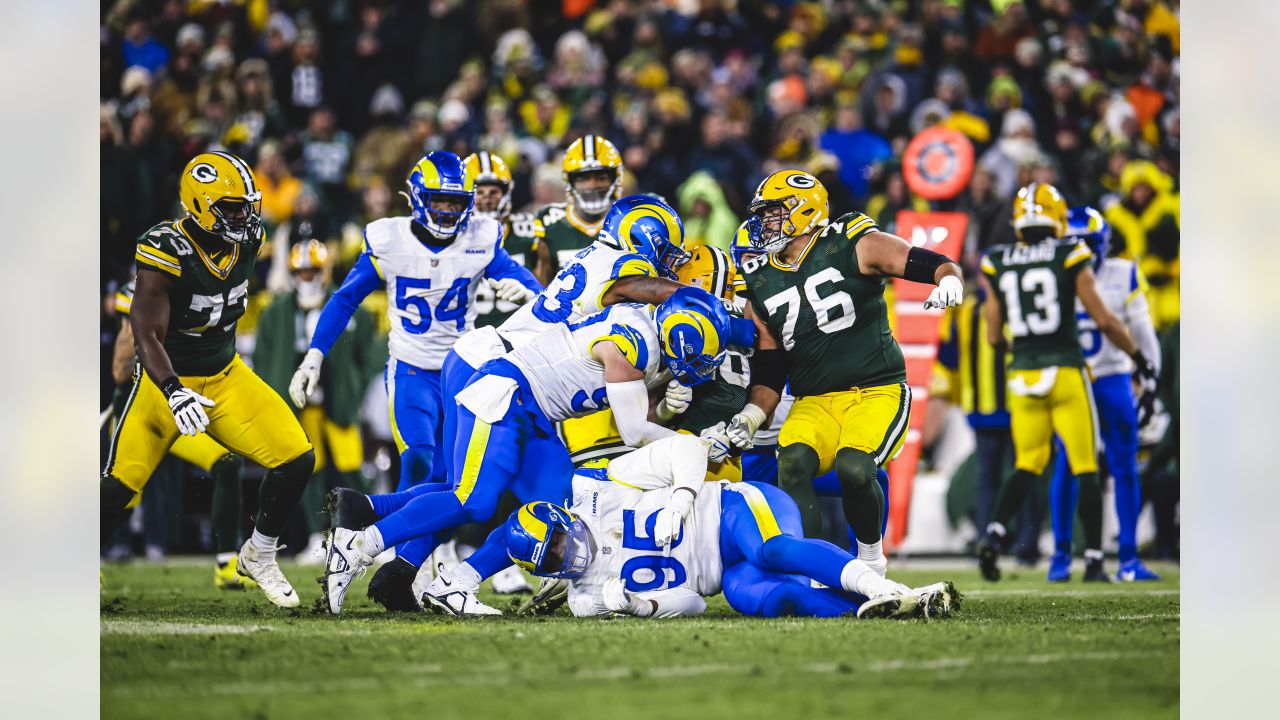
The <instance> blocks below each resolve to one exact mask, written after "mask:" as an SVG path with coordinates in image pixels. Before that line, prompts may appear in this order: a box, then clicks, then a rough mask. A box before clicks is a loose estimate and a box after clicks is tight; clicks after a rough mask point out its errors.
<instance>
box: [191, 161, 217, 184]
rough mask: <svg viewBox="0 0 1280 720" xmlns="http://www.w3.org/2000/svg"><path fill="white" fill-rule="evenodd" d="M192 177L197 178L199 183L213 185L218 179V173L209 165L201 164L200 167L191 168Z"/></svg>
mask: <svg viewBox="0 0 1280 720" xmlns="http://www.w3.org/2000/svg"><path fill="white" fill-rule="evenodd" d="M191 177H193V178H195V179H196V180H197V181H198V182H202V183H211V182H213V181H214V180H217V179H218V171H217V170H215V169H214V168H213V166H212V165H210V164H209V163H200V164H199V165H196V166H195V167H193V168H191Z"/></svg>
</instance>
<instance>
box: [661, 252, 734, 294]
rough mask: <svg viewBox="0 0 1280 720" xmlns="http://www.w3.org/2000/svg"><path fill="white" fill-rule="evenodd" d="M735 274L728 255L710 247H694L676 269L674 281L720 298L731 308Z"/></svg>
mask: <svg viewBox="0 0 1280 720" xmlns="http://www.w3.org/2000/svg"><path fill="white" fill-rule="evenodd" d="M737 274H738V271H737V268H735V267H734V266H733V261H731V260H730V259H729V255H728V253H726V252H725V251H723V250H721V249H720V248H717V247H711V246H710V245H699V246H697V247H695V248H694V249H693V254H691V255H690V256H689V259H688V260H687V261H686V262H685V263H684V264H683V265H681V266H679V267H678V268H676V280H677V281H678V282H679V283H680V284H682V285H692V286H693V287H696V288H702V289H703V290H706V291H707V292H709V293H711V294H712V295H715V296H716V297H718V298H720V300H721V301H723V302H724V303H725V306H726V307H733V300H734V292H733V288H734V282H735V279H736V276H737Z"/></svg>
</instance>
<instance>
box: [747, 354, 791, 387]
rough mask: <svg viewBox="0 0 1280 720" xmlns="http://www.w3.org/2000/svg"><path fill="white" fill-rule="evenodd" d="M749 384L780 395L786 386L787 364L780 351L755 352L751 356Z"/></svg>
mask: <svg viewBox="0 0 1280 720" xmlns="http://www.w3.org/2000/svg"><path fill="white" fill-rule="evenodd" d="M751 384H752V385H763V386H764V387H767V388H769V389H770V390H773V391H775V392H777V393H778V394H779V395H781V394H782V390H783V388H784V387H786V385H787V364H786V360H785V358H784V357H783V354H782V351H781V350H778V349H776V348H775V349H773V350H757V351H756V352H755V354H754V355H752V356H751Z"/></svg>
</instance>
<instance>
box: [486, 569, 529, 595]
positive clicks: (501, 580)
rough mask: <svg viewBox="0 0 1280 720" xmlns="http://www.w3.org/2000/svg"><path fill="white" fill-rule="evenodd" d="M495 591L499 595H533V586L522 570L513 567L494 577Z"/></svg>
mask: <svg viewBox="0 0 1280 720" xmlns="http://www.w3.org/2000/svg"><path fill="white" fill-rule="evenodd" d="M493 591H494V592H496V593H498V594H499V595H515V594H517V593H532V592H533V586H532V585H530V584H529V581H528V580H527V579H526V578H525V576H524V573H522V572H520V568H518V567H516V566H515V565H512V566H510V567H508V568H507V569H505V570H503V571H501V572H499V573H498V574H497V575H494V576H493Z"/></svg>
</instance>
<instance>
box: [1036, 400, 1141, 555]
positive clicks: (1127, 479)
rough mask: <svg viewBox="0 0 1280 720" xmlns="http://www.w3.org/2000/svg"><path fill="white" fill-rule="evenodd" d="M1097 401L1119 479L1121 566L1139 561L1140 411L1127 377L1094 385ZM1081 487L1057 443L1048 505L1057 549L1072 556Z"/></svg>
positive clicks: (1106, 450)
mask: <svg viewBox="0 0 1280 720" xmlns="http://www.w3.org/2000/svg"><path fill="white" fill-rule="evenodd" d="M1093 400H1094V403H1095V404H1096V405H1097V408H1098V424H1099V426H1100V427H1101V430H1102V443H1103V456H1104V457H1105V458H1106V461H1107V462H1106V467H1107V470H1108V471H1110V473H1111V477H1112V478H1114V479H1115V494H1116V517H1117V519H1118V521H1119V524H1120V562H1121V563H1125V562H1128V561H1130V560H1134V559H1137V557H1138V540H1137V532H1138V515H1139V514H1140V513H1141V512H1142V486H1141V483H1140V482H1139V481H1138V410H1137V402H1136V400H1135V399H1134V397H1133V385H1132V384H1131V381H1130V379H1129V376H1128V375H1123V374H1121V375H1108V376H1106V377H1101V378H1098V379H1097V380H1094V381H1093ZM1077 495H1078V486H1077V483H1076V481H1075V477H1074V476H1073V475H1072V474H1071V470H1070V468H1068V467H1067V458H1066V453H1065V452H1063V451H1062V443H1061V442H1060V441H1059V442H1058V459H1057V463H1056V464H1055V466H1054V472H1053V483H1052V485H1051V487H1050V494H1049V499H1050V502H1051V503H1052V506H1053V539H1054V545H1055V546H1056V547H1057V548H1058V550H1059V551H1062V552H1068V553H1069V552H1071V534H1072V533H1071V531H1072V529H1073V528H1072V525H1073V523H1074V521H1075V511H1076V498H1077Z"/></svg>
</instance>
